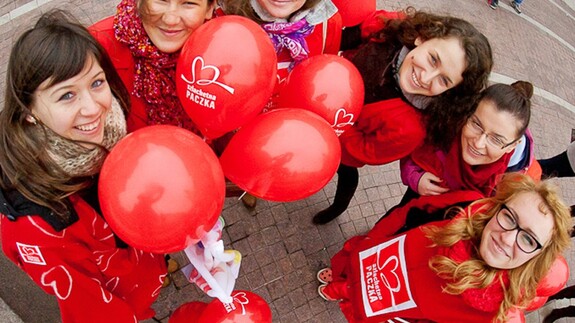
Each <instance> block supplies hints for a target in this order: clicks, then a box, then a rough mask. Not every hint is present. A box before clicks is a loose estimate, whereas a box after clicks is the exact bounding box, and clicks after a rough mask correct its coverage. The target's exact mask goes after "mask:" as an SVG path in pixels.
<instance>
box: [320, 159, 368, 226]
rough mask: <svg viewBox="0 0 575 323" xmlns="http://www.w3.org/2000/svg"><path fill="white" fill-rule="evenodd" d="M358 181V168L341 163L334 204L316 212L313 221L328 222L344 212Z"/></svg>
mask: <svg viewBox="0 0 575 323" xmlns="http://www.w3.org/2000/svg"><path fill="white" fill-rule="evenodd" d="M358 183H359V171H358V170H357V168H355V167H350V166H345V165H343V164H340V165H339V168H338V169H337V189H336V190H335V197H334V199H333V204H332V205H330V206H329V207H328V208H327V209H325V210H323V211H320V212H319V213H318V214H316V215H315V216H314V217H313V223H315V224H326V223H328V222H330V221H332V220H333V219H335V218H337V217H338V216H339V215H340V214H342V213H343V211H345V210H346V209H347V207H348V206H349V203H350V202H351V198H352V197H353V194H355V190H356V189H357V184H358Z"/></svg>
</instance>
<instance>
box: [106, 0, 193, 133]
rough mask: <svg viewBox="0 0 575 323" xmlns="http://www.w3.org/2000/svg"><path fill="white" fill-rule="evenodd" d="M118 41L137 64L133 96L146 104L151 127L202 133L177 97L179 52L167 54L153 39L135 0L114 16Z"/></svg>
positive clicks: (125, 1) (128, 0) (123, 3)
mask: <svg viewBox="0 0 575 323" xmlns="http://www.w3.org/2000/svg"><path fill="white" fill-rule="evenodd" d="M114 30H115V35H116V39H117V40H118V41H119V42H121V43H122V44H125V45H127V46H128V48H129V49H130V51H131V53H132V57H133V58H134V62H135V74H134V90H133V92H132V95H135V96H136V97H138V98H143V99H144V101H146V103H147V104H146V112H147V115H148V121H147V123H148V125H155V124H168V125H175V126H178V127H182V128H186V129H188V130H191V131H193V132H195V133H198V134H199V131H198V130H197V128H196V126H195V125H194V123H193V122H192V120H191V119H190V117H189V116H188V115H187V113H186V112H185V110H184V109H183V107H182V104H181V103H180V100H179V99H178V96H177V94H176V83H175V77H176V62H177V60H178V56H179V52H177V53H172V54H167V53H164V52H162V51H160V50H159V49H158V48H157V47H156V46H155V45H154V44H153V43H152V41H151V40H150V38H149V37H148V35H147V34H146V31H145V30H144V26H143V25H142V21H141V19H140V16H139V15H138V11H137V7H136V3H135V0H122V1H121V2H120V4H118V7H117V12H116V16H115V17H114Z"/></svg>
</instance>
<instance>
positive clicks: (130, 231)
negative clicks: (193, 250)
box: [98, 125, 225, 253]
mask: <svg viewBox="0 0 575 323" xmlns="http://www.w3.org/2000/svg"><path fill="white" fill-rule="evenodd" d="M98 195H99V199H100V205H101V207H102V213H103V214H104V216H105V218H106V220H107V221H108V223H109V224H110V226H111V227H112V229H113V230H114V232H115V233H116V234H118V236H119V237H120V238H122V239H123V240H124V241H126V242H127V243H128V244H129V245H131V246H133V247H135V248H138V249H141V250H144V251H149V252H156V253H170V252H175V251H179V250H183V249H184V248H185V247H186V246H187V245H188V244H190V243H196V242H197V241H199V239H201V238H202V237H203V236H204V235H205V233H206V232H208V231H209V230H210V229H211V228H212V227H213V226H214V224H215V223H216V221H217V219H218V216H219V214H220V212H221V210H222V207H223V203H224V198H225V182H224V175H223V172H222V169H221V167H220V165H219V163H218V159H217V157H216V155H215V154H214V153H213V152H212V150H211V149H210V147H209V146H208V145H207V144H206V143H205V142H203V141H202V140H201V139H200V138H199V137H198V136H196V135H194V134H193V133H191V132H190V131H188V130H185V129H182V128H178V127H175V126H167V125H158V126H149V127H145V128H142V129H139V130H137V131H135V132H133V133H131V134H129V135H127V136H126V137H124V138H123V139H122V140H120V142H118V144H116V146H115V147H114V148H113V149H112V151H111V152H110V154H109V155H108V157H107V158H106V160H105V161H104V164H103V166H102V171H101V173H100V185H99V189H98Z"/></svg>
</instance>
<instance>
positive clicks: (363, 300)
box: [332, 198, 502, 322]
mask: <svg viewBox="0 0 575 323" xmlns="http://www.w3.org/2000/svg"><path fill="white" fill-rule="evenodd" d="M456 200H457V198H456ZM440 204H441V203H440ZM407 208H408V207H405V208H404V209H407ZM397 211H399V212H401V211H402V210H401V209H398V210H397ZM445 223H447V221H443V222H435V223H434V225H444V224H445ZM386 225H387V223H385V221H384V222H379V223H377V224H376V226H375V228H374V229H373V230H371V231H370V232H369V233H368V234H367V235H366V236H360V237H354V238H352V239H350V240H348V241H347V242H346V243H345V244H344V247H343V249H342V250H341V251H340V252H338V253H337V254H336V255H335V256H334V257H333V258H332V269H333V274H334V282H336V281H346V282H347V286H348V289H349V292H348V293H349V297H350V298H349V299H348V300H344V301H342V302H340V307H341V308H342V311H343V312H344V314H345V315H346V317H347V319H348V320H349V321H350V322H385V321H386V320H387V319H393V318H395V317H402V318H405V319H407V320H408V321H411V320H412V319H429V320H432V321H434V322H490V321H491V320H492V319H493V318H494V317H495V316H496V314H497V311H486V310H484V309H481V308H480V306H478V305H476V304H475V303H476V302H475V301H473V299H469V297H462V296H463V295H450V294H447V293H444V292H443V291H442V286H443V285H444V284H445V280H443V279H442V278H440V277H439V276H438V275H437V274H436V273H434V272H433V271H432V270H431V269H430V268H429V259H430V258H431V257H433V256H434V255H437V254H445V250H449V249H446V248H442V247H430V245H431V240H429V239H428V238H427V237H425V235H424V234H423V231H421V229H420V228H416V229H413V230H410V231H408V232H407V233H406V234H403V235H400V236H397V237H395V238H392V237H389V236H387V235H385V233H383V232H385V231H388V230H386V229H385V228H383V231H382V230H379V228H378V227H382V226H386ZM382 233H383V234H382ZM470 243H471V242H469V240H467V241H464V242H463V245H462V246H466V245H468V244H470ZM481 295H482V296H483V297H486V298H487V299H488V300H489V299H493V300H497V299H499V297H502V290H501V287H500V286H499V284H498V283H497V282H496V283H495V284H492V285H491V287H490V288H487V289H486V290H485V291H484V293H481ZM486 295H487V296H486ZM489 295H492V297H490V296H489ZM491 302H493V301H491ZM495 302H496V301H495ZM477 303H479V300H478V302H477ZM494 304H497V303H494ZM492 305H493V304H492Z"/></svg>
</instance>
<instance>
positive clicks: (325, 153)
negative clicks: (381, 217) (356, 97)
mask: <svg viewBox="0 0 575 323" xmlns="http://www.w3.org/2000/svg"><path fill="white" fill-rule="evenodd" d="M340 149H341V148H340V145H339V140H338V138H337V136H336V135H335V133H334V132H333V130H332V129H331V127H330V126H329V124H327V122H325V120H323V119H322V118H320V117H319V116H318V115H316V114H314V113H312V112H309V111H306V110H301V109H278V110H273V111H270V112H268V113H265V114H262V115H259V116H257V117H256V118H255V119H254V120H253V121H252V122H250V123H248V124H246V125H245V126H243V127H242V128H241V129H240V130H239V131H238V132H237V133H236V134H235V136H234V137H233V138H232V140H231V141H230V143H229V144H228V146H227V147H226V149H225V150H224V152H223V154H222V156H221V157H220V163H221V165H222V168H223V170H224V174H225V175H226V177H227V178H228V179H229V180H230V181H232V182H234V183H235V184H236V185H238V186H239V187H240V188H242V189H243V190H246V191H248V192H249V193H250V194H253V195H255V196H258V197H261V198H264V199H267V200H271V201H283V202H285V201H294V200H298V199H302V198H305V197H308V196H310V195H312V194H314V193H316V192H317V191H319V190H320V189H322V188H323V187H324V186H325V185H326V184H327V183H328V182H329V180H330V179H331V178H332V177H333V175H334V174H335V172H336V170H337V167H338V165H339V161H340V159H341V150H340Z"/></svg>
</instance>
